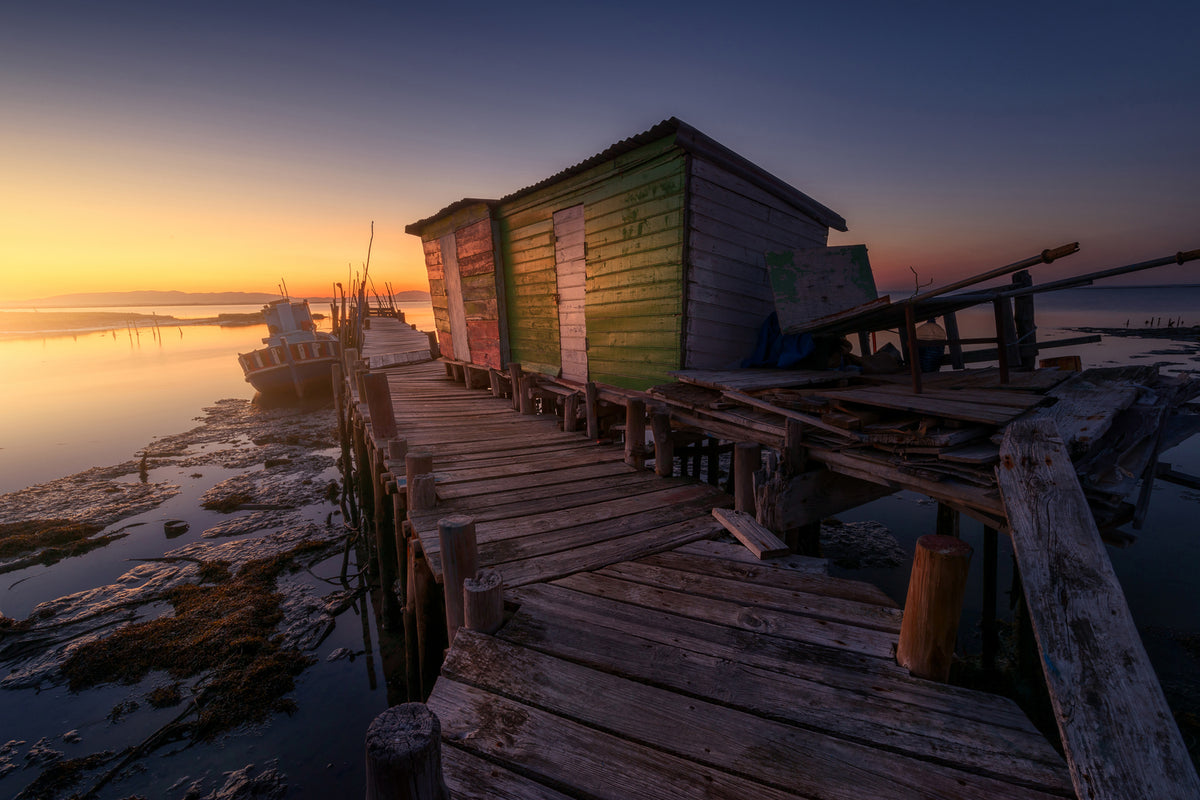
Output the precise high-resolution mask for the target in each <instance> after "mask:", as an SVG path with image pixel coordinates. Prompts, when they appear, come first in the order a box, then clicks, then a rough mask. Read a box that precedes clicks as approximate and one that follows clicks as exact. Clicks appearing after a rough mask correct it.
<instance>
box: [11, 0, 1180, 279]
mask: <svg viewBox="0 0 1200 800" xmlns="http://www.w3.org/2000/svg"><path fill="white" fill-rule="evenodd" d="M1198 30H1200V3H1197V2H1189V3H1182V2H1179V3H1156V2H1138V3H1099V2H1098V3H1087V4H1075V3H1050V2H1047V3H1038V4H1025V3H1008V4H1003V5H1000V4H987V5H984V4H973V3H926V2H914V3H892V2H886V3H885V2H841V3H821V4H808V3H790V4H767V3H756V2H742V3H721V4H712V5H710V4H698V3H652V2H647V3H627V2H616V3H605V4H586V5H585V4H568V3H520V2H510V3H488V4H480V3H474V2H458V3H452V4H441V5H439V4H433V3H429V4H423V5H420V6H409V5H406V4H399V3H386V2H344V3H336V4H334V3H330V4H315V3H303V4H298V3H260V2H236V3H231V2H204V3H195V2H101V1H99V0H95V1H93V2H55V1H54V0H43V1H42V2H14V0H7V2H3V3H0V174H2V175H3V188H2V189H0V272H2V274H3V278H4V280H3V283H2V284H0V301H3V300H4V299H6V296H7V299H13V300H17V299H25V298H31V297H41V296H46V295H50V294H57V293H60V292H67V291H98V290H105V289H111V290H129V289H168V288H178V289H185V290H193V291H207V290H246V291H273V290H274V288H275V286H276V284H277V282H278V280H279V278H280V277H284V278H286V279H287V281H288V283H289V286H290V287H291V288H292V291H293V293H295V294H316V293H322V294H324V293H328V291H329V286H330V284H331V283H332V282H333V281H336V280H345V277H346V274H347V270H348V268H349V266H350V265H353V266H354V267H356V268H357V267H360V266H361V263H362V261H363V260H364V258H365V255H366V244H367V237H368V232H369V225H370V222H371V221H372V220H374V221H375V243H374V250H373V254H372V273H373V274H374V275H375V276H376V279H377V280H388V281H390V282H391V283H392V284H393V285H394V286H395V287H396V288H424V287H425V286H426V283H425V276H424V268H423V265H422V262H421V250H420V245H419V242H418V240H417V239H415V238H414V237H411V236H408V235H406V234H405V233H404V232H403V228H404V225H406V224H407V223H409V222H412V221H414V220H417V219H419V218H422V217H425V216H427V215H429V214H430V213H432V212H434V211H436V210H437V209H439V208H441V207H443V206H444V205H446V204H448V203H450V202H453V201H455V200H458V199H460V198H462V197H466V196H472V197H498V196H501V195H504V194H507V193H509V192H511V191H513V190H515V189H518V188H521V187H523V186H526V185H529V184H531V183H534V182H536V181H538V180H540V179H542V178H544V177H546V176H548V175H550V174H552V173H554V172H557V171H558V170H560V169H562V168H564V167H566V166H569V165H571V164H573V163H576V162H578V161H581V160H582V159H584V158H586V157H588V156H590V155H593V154H594V153H596V152H599V151H600V150H603V149H604V148H605V147H607V146H608V145H610V144H612V143H614V142H616V141H618V140H620V139H623V138H625V137H627V136H630V135H633V134H635V133H638V132H640V131H643V130H645V129H647V128H649V127H651V126H652V125H654V124H655V123H657V122H659V121H660V120H662V119H665V118H667V117H670V116H672V115H674V116H678V117H680V118H681V119H683V120H685V121H686V122H688V123H690V124H691V125H693V126H695V127H697V128H699V129H700V130H702V131H704V132H705V133H707V134H708V135H710V136H712V137H714V138H715V139H717V140H718V141H720V142H722V143H723V144H725V145H727V146H728V147H731V148H732V149H734V150H736V151H738V152H739V153H741V154H742V155H744V156H746V157H747V158H749V159H750V160H752V161H754V162H756V163H758V164H759V165H761V166H762V167H764V168H766V169H767V170H769V171H771V172H773V173H774V174H776V175H778V176H779V177H780V178H782V179H784V180H786V181H788V182H790V183H792V184H793V185H795V186H796V187H798V188H799V189H801V190H803V191H805V192H806V193H808V194H810V195H812V196H813V197H815V198H816V199H818V200H820V201H821V202H823V203H825V204H826V205H828V206H830V207H831V208H833V209H834V210H835V211H837V212H839V213H840V214H842V215H843V216H844V217H845V218H846V220H847V222H848V224H849V227H850V231H849V233H846V234H835V236H834V239H833V241H834V242H835V243H850V242H865V243H866V244H867V245H868V247H869V248H870V253H871V258H872V263H873V264H874V266H875V269H876V273H877V276H878V283H879V284H880V285H882V286H896V285H899V286H905V285H909V284H911V282H912V278H911V274H910V273H909V272H908V268H909V267H910V266H911V267H914V268H915V269H917V270H918V271H919V272H920V274H921V277H922V280H934V281H935V282H936V283H939V284H940V283H946V282H949V281H950V280H953V279H955V278H957V277H960V276H961V275H963V274H966V273H972V272H978V271H981V270H983V269H986V268H990V267H993V266H998V265H1000V264H1004V263H1007V262H1010V261H1015V260H1017V259H1019V258H1022V257H1024V256H1027V255H1031V254H1033V253H1036V252H1038V251H1040V250H1042V249H1043V248H1046V247H1053V246H1056V245H1059V244H1062V243H1065V242H1069V241H1075V240H1078V241H1080V242H1081V244H1082V247H1083V249H1082V251H1081V253H1080V254H1079V255H1076V256H1073V257H1072V258H1070V259H1065V260H1063V261H1062V262H1059V263H1056V264H1054V265H1051V266H1049V267H1043V268H1040V269H1039V271H1038V273H1037V274H1036V275H1035V279H1051V278H1057V277H1062V276H1064V275H1069V274H1076V273H1079V272H1082V271H1085V270H1089V269H1097V268H1103V267H1109V266H1117V265H1120V264H1124V263H1129V262H1133V261H1141V260H1145V259H1149V258H1154V257H1158V256H1161V255H1167V254H1169V253H1173V252H1175V251H1176V250H1187V249H1192V248H1197V247H1200V55H1197V53H1198V51H1197V48H1196V46H1195V35H1196V33H1197V31H1198ZM1166 280H1182V281H1195V282H1200V275H1198V274H1197V273H1196V272H1195V271H1194V270H1188V269H1187V268H1183V269H1169V270H1161V271H1157V272H1154V273H1146V274H1145V275H1143V276H1139V277H1138V281H1140V282H1150V281H1153V282H1161V281H1166Z"/></svg>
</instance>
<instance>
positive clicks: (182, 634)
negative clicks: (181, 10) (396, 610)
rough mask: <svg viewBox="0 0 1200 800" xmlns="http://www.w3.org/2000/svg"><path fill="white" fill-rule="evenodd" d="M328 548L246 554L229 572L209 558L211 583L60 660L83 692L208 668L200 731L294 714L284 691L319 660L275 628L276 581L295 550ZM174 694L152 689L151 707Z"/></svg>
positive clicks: (206, 574) (312, 547) (178, 677)
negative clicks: (162, 612)
mask: <svg viewBox="0 0 1200 800" xmlns="http://www.w3.org/2000/svg"><path fill="white" fill-rule="evenodd" d="M324 547H325V545H324V544H323V543H319V542H308V543H304V544H301V545H299V546H297V547H295V548H293V549H292V550H289V551H287V552H285V553H280V554H278V555H275V556H272V557H270V558H264V559H259V560H255V561H250V562H247V563H246V564H245V565H243V566H242V568H241V569H239V570H238V571H237V574H236V575H230V574H229V570H228V565H227V564H226V563H224V562H212V563H210V564H208V565H206V566H205V567H204V568H203V569H202V571H201V574H202V579H203V580H205V581H208V582H210V583H204V584H187V585H185V586H180V587H178V588H176V589H172V590H171V591H169V592H167V593H166V595H165V597H164V599H165V600H167V601H168V602H170V603H171V605H172V606H173V608H174V612H175V613H174V615H173V616H165V617H159V618H157V619H153V620H147V621H143V622H137V623H134V624H131V625H126V626H124V627H122V628H119V629H117V630H116V631H114V632H113V633H111V634H110V635H108V636H107V637H104V638H102V639H97V640H94V641H91V642H87V643H85V644H83V645H81V646H80V647H78V648H76V649H75V650H74V651H73V652H72V653H71V655H70V656H69V657H68V658H67V660H66V662H65V663H64V664H63V667H62V671H63V675H64V676H65V677H66V678H67V682H68V686H69V688H70V689H71V691H75V692H78V691H80V690H82V689H86V688H89V687H91V686H96V685H99V684H102V683H123V684H133V683H137V682H138V681H140V680H141V679H142V678H144V677H145V676H146V675H147V674H149V673H150V672H151V671H153V670H164V671H165V672H166V673H167V674H168V675H169V676H170V677H171V678H172V679H174V680H175V681H182V680H184V679H186V678H193V677H197V676H203V678H202V680H201V681H200V687H201V688H200V690H199V692H198V693H197V696H196V700H195V703H196V711H197V714H198V716H197V719H196V721H195V723H194V726H193V734H194V735H195V737H196V738H197V739H211V738H212V737H214V736H216V735H217V734H219V733H222V732H224V731H226V730H229V729H231V728H234V727H236V726H238V725H240V724H242V723H244V722H260V721H262V720H264V719H266V718H267V717H268V716H269V715H270V714H272V713H274V712H289V713H290V712H291V711H292V710H294V709H295V705H294V703H292V702H291V701H289V700H286V699H285V698H284V695H286V694H287V693H288V692H290V691H292V689H293V688H294V687H295V681H294V678H295V676H297V675H299V674H300V672H302V671H303V670H304V669H305V667H307V666H308V665H309V664H311V663H312V658H310V657H309V656H306V655H305V654H303V653H302V652H300V651H299V650H297V649H295V648H292V647H285V646H284V644H283V639H282V637H281V636H278V635H275V634H274V630H275V626H276V625H277V624H278V623H279V621H280V620H281V619H282V618H283V612H282V610H281V607H280V606H281V601H282V599H283V596H282V594H280V593H279V592H278V591H276V588H275V584H276V579H277V578H278V576H279V575H280V574H282V573H283V572H284V571H285V570H288V569H290V568H292V566H293V565H294V563H295V558H296V556H298V555H302V554H304V553H308V552H313V551H317V550H322V549H324ZM175 691H176V692H178V685H176V687H175ZM168 693H169V690H163V691H160V690H155V691H154V692H152V693H151V698H150V702H151V705H156V706H157V705H158V703H160V702H161V703H163V704H164V705H166V704H173V703H169V702H168V701H169V700H171V699H172V698H171V697H169V696H168ZM176 702H178V701H176Z"/></svg>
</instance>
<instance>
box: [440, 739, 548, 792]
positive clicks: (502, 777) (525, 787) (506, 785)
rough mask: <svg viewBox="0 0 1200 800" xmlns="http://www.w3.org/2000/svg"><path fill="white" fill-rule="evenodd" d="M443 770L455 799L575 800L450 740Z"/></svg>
mask: <svg viewBox="0 0 1200 800" xmlns="http://www.w3.org/2000/svg"><path fill="white" fill-rule="evenodd" d="M442 772H443V775H444V777H445V779H446V787H447V788H448V789H449V790H450V796H451V797H453V798H454V800H571V798H570V797H569V796H568V795H565V794H562V793H561V792H557V791H555V790H554V789H551V788H550V787H549V786H546V785H545V784H541V783H537V782H536V781H534V780H532V779H530V778H527V777H525V776H524V775H519V774H517V773H515V772H513V771H511V770H508V769H505V768H504V767H501V766H499V765H497V764H496V763H494V762H492V761H486V760H484V759H482V758H480V757H479V756H477V755H474V754H472V753H469V752H467V751H466V750H463V749H461V748H459V747H457V746H456V745H455V744H454V743H453V742H449V741H443V742H442Z"/></svg>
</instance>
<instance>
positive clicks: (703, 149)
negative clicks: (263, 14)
mask: <svg viewBox="0 0 1200 800" xmlns="http://www.w3.org/2000/svg"><path fill="white" fill-rule="evenodd" d="M671 135H674V136H675V142H676V144H678V145H679V146H680V147H681V148H683V149H684V150H686V151H688V152H690V153H693V154H695V155H701V156H704V157H705V158H708V159H709V160H712V161H715V162H717V163H719V164H720V165H721V166H723V167H725V168H726V169H728V170H729V171H731V172H733V173H735V174H737V175H739V176H740V177H742V178H744V179H746V180H749V181H751V182H752V183H754V184H756V185H757V186H759V187H761V188H762V189H763V190H765V191H767V192H770V193H771V194H773V195H775V196H776V197H778V198H779V199H781V200H783V201H784V202H786V203H788V204H789V205H792V206H793V207H795V208H796V209H798V210H800V211H802V212H803V213H805V214H807V215H808V216H810V217H812V218H813V219H815V220H817V221H818V222H820V223H821V224H823V225H826V226H828V227H830V228H834V229H835V230H839V231H844V230H846V220H844V219H843V218H842V217H841V215H839V214H837V213H836V212H834V211H833V210H831V209H829V208H828V207H826V206H824V205H822V204H821V203H818V202H817V201H816V200H814V199H812V198H811V197H809V196H808V195H806V194H804V192H801V191H800V190H799V189H796V188H795V187H793V186H791V185H790V184H787V183H785V182H784V181H782V180H780V179H779V178H776V177H775V176H774V175H772V174H771V173H769V172H767V171H766V170H764V169H763V168H762V167H759V166H758V165H757V164H754V163H753V162H751V161H749V160H748V159H746V158H743V157H742V156H740V155H738V154H737V153H735V152H733V151H732V150H730V149H729V148H728V147H725V146H724V145H723V144H721V143H720V142H718V141H716V140H715V139H712V138H711V137H709V136H706V135H704V134H703V133H701V132H700V131H698V130H696V129H695V128H693V127H692V126H691V125H688V124H687V123H686V122H684V121H682V120H680V119H678V118H676V117H671V118H670V119H666V120H663V121H662V122H660V123H658V124H657V125H655V126H654V127H653V128H650V129H649V130H647V131H644V132H642V133H639V134H637V135H636V136H630V137H629V138H628V139H622V140H621V141H619V142H617V143H616V144H614V145H613V146H612V147H609V148H608V149H606V150H604V151H603V152H600V153H597V154H596V155H594V156H592V157H591V158H588V159H585V160H584V161H580V162H579V163H578V164H575V165H574V166H571V167H567V168H566V169H564V170H562V171H561V172H557V173H555V174H553V175H551V176H550V177H548V178H545V179H544V180H540V181H538V182H537V183H535V184H532V185H530V186H526V187H525V188H523V189H518V190H517V191H515V192H513V193H511V194H507V195H505V196H504V197H502V198H500V199H499V200H474V199H466V200H459V201H458V202H457V203H452V204H451V205H448V206H446V207H445V208H443V209H442V210H441V211H439V212H437V213H436V214H434V215H433V216H431V217H427V218H425V219H423V220H420V221H418V222H414V223H413V224H411V225H408V226H407V227H405V229H404V230H405V231H406V232H408V233H411V234H415V235H420V231H421V228H423V227H424V226H425V225H428V224H429V223H431V222H433V221H435V220H438V219H441V218H442V217H444V216H446V215H447V214H451V213H453V212H454V211H457V210H458V209H460V208H463V207H464V206H467V205H471V204H473V203H487V204H489V205H492V206H495V205H498V204H500V203H507V202H510V201H512V200H517V199H519V198H521V197H524V196H526V195H528V194H532V193H533V192H536V191H538V190H539V189H542V188H545V187H546V186H550V185H551V184H554V183H557V182H559V181H562V180H565V179H566V178H569V177H571V176H573V175H578V174H579V173H581V172H584V171H586V170H589V169H591V168H592V167H594V166H597V165H598V164H603V163H604V162H605V161H610V160H612V159H614V158H616V157H617V156H620V155H623V154H625V153H628V152H630V151H632V150H636V149H637V148H639V147H641V146H642V145H646V144H649V143H651V142H654V141H657V140H659V139H662V138H663V137H665V136H671Z"/></svg>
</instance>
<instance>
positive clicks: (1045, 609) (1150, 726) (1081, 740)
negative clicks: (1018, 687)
mask: <svg viewBox="0 0 1200 800" xmlns="http://www.w3.org/2000/svg"><path fill="white" fill-rule="evenodd" d="M996 477H997V480H998V482H999V484H1000V489H1001V492H1002V493H1003V496H1004V502H1005V507H1006V509H1007V511H1008V516H1009V526H1010V528H1011V530H1012V542H1013V550H1014V552H1015V554H1016V558H1017V563H1018V565H1019V567H1020V571H1021V581H1022V584H1023V586H1024V588H1025V596H1026V598H1027V599H1028V602H1029V609H1030V618H1031V619H1032V621H1033V629H1034V633H1035V635H1036V637H1037V642H1038V650H1039V652H1040V653H1041V655H1042V661H1043V665H1044V668H1045V673H1046V681H1047V685H1048V687H1049V689H1050V698H1051V701H1052V703H1053V706H1054V712H1055V717H1056V719H1057V721H1058V728H1059V733H1060V734H1061V736H1062V740H1063V746H1064V748H1065V750H1066V757H1067V763H1068V765H1069V766H1070V769H1071V777H1072V779H1073V781H1074V784H1075V789H1076V791H1077V792H1078V794H1079V797H1080V798H1135V797H1137V798H1146V797H1154V798H1180V800H1182V798H1195V797H1200V780H1198V779H1197V776H1196V771H1195V769H1194V767H1193V766H1192V762H1191V759H1190V758H1189V756H1188V752H1187V748H1186V746H1185V745H1184V743H1183V739H1182V738H1181V737H1180V735H1179V729H1178V728H1177V727H1176V725H1175V721H1174V719H1173V718H1172V716H1171V710H1170V708H1168V706H1167V703H1166V700H1165V699H1164V698H1163V694H1162V689H1161V688H1160V686H1159V683H1158V679H1157V677H1156V676H1155V674H1154V669H1153V668H1152V667H1151V665H1150V661H1149V659H1148V658H1147V656H1146V651H1145V648H1144V647H1143V646H1142V642H1141V639H1140V638H1139V636H1138V632H1137V627H1136V626H1135V625H1134V622H1133V618H1132V617H1131V616H1130V613H1129V608H1128V606H1127V605H1126V603H1125V596H1124V594H1123V592H1122V591H1121V586H1120V583H1119V581H1118V580H1117V577H1116V575H1115V573H1114V572H1113V568H1112V564H1111V563H1110V562H1109V559H1108V554H1107V553H1106V552H1105V549H1104V544H1103V542H1102V541H1101V540H1100V535H1099V533H1098V531H1097V530H1096V524H1095V522H1094V521H1093V519H1092V514H1091V511H1090V509H1089V508H1088V505H1087V500H1086V498H1085V497H1084V495H1083V490H1082V489H1081V488H1080V486H1079V481H1078V478H1077V477H1076V475H1075V470H1074V468H1073V466H1072V464H1071V459H1070V455H1069V453H1068V450H1067V445H1066V444H1065V443H1064V441H1063V438H1062V437H1061V436H1060V435H1059V432H1058V430H1057V428H1056V426H1055V423H1054V421H1053V420H1051V419H1049V418H1046V417H1041V418H1031V419H1028V420H1021V421H1019V422H1016V423H1013V424H1012V425H1010V426H1009V428H1008V430H1007V431H1006V432H1005V436H1004V441H1003V444H1002V445H1001V448H1000V464H999V466H997V467H996Z"/></svg>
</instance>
